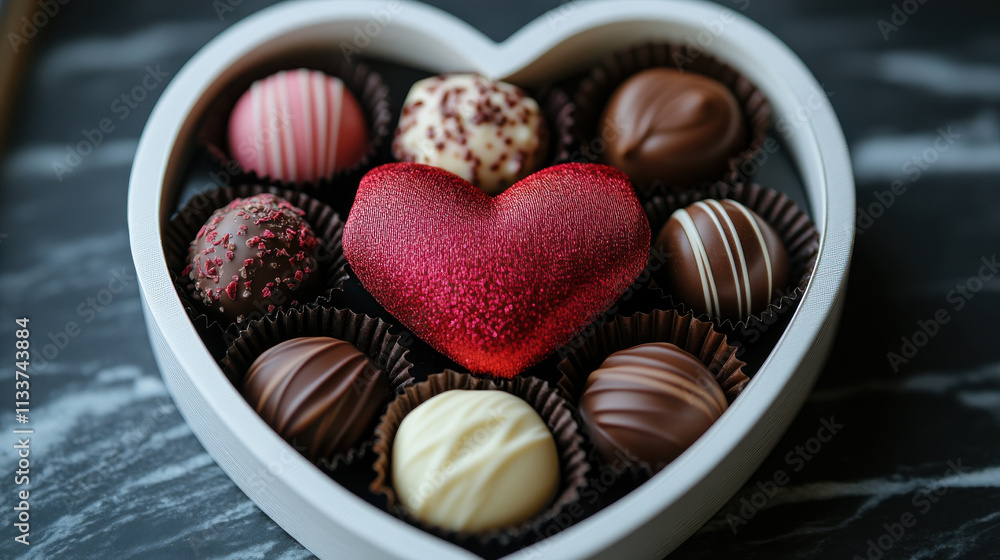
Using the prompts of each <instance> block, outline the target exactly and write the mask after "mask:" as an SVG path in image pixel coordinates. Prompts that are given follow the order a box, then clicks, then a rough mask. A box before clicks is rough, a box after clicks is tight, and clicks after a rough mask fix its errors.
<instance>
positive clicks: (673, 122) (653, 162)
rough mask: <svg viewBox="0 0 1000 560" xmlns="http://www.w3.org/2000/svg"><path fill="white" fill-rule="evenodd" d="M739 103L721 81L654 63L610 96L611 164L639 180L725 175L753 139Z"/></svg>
mask: <svg viewBox="0 0 1000 560" xmlns="http://www.w3.org/2000/svg"><path fill="white" fill-rule="evenodd" d="M745 120H746V119H745V118H744V116H743V113H742V111H741V109H740V105H739V102H738V101H737V100H736V97H735V96H734V95H733V94H732V92H730V91H729V89H728V88H727V87H726V86H725V85H723V84H722V83H720V82H718V81H716V80H713V79H711V78H708V77H705V76H702V75H700V74H695V73H692V72H680V71H678V70H673V69H670V68H650V69H648V70H644V71H642V72H639V73H638V74H635V75H634V76H632V77H631V78H629V79H628V80H626V81H625V82H624V83H623V84H622V85H620V86H618V89H616V90H615V91H614V93H613V94H612V95H611V99H610V100H609V101H608V104H607V105H606V106H605V108H604V113H603V115H602V117H601V123H602V126H603V127H604V128H606V129H609V130H615V131H617V132H618V134H615V135H611V136H610V137H609V138H605V141H606V142H607V151H606V152H605V154H604V160H605V162H606V163H608V164H610V165H613V166H615V167H617V168H619V169H621V170H622V171H624V172H625V173H627V174H628V176H629V177H630V178H631V179H632V180H633V181H635V182H637V183H643V184H648V183H652V182H657V181H659V182H663V183H664V184H667V185H671V186H679V187H690V186H696V185H698V184H701V183H704V182H707V181H714V180H717V179H721V178H722V177H723V175H724V174H725V171H726V169H727V167H728V165H729V159H730V158H731V157H733V156H736V155H738V154H739V153H740V152H741V151H742V150H743V149H745V148H746V147H747V145H748V143H749V135H748V132H747V124H746V122H745Z"/></svg>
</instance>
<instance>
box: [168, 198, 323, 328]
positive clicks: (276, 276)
mask: <svg viewBox="0 0 1000 560" xmlns="http://www.w3.org/2000/svg"><path fill="white" fill-rule="evenodd" d="M304 214H305V212H303V211H302V210H300V209H299V208H296V207H295V206H293V205H292V204H291V203H289V202H288V201H286V200H285V199H283V198H281V197H278V196H275V195H273V194H268V193H265V194H259V195H256V196H252V197H249V198H243V199H240V198H237V199H236V200H233V201H232V202H230V203H229V205H228V206H226V207H225V208H220V209H218V210H216V211H215V213H213V214H212V216H211V217H210V218H209V219H208V221H207V222H205V225H204V226H202V228H201V229H200V230H199V231H198V235H197V236H196V237H195V239H194V241H192V242H191V246H190V248H189V249H188V265H187V267H186V268H185V269H184V272H183V273H182V274H184V275H186V276H188V278H190V279H191V281H192V282H193V283H194V288H195V296H196V298H197V299H199V300H200V301H201V302H202V303H203V304H204V305H205V307H207V308H208V309H210V310H211V312H212V313H217V314H219V315H221V316H222V317H225V318H226V319H228V320H230V321H236V322H237V323H242V322H245V321H247V320H249V319H251V318H252V317H254V316H261V315H264V314H267V313H271V312H273V311H274V310H275V309H277V308H278V307H281V306H283V305H288V306H290V307H295V306H297V305H299V303H300V302H302V303H305V302H309V301H312V300H313V299H314V298H315V297H316V296H318V295H319V294H318V292H319V288H320V286H321V282H320V273H319V270H318V265H317V261H316V258H315V256H314V251H315V250H316V245H317V239H316V236H315V235H314V234H313V232H312V229H311V228H310V227H309V224H308V223H306V221H305V219H303V217H302V216H303V215H304Z"/></svg>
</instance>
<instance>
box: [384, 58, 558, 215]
mask: <svg viewBox="0 0 1000 560" xmlns="http://www.w3.org/2000/svg"><path fill="white" fill-rule="evenodd" d="M548 138H549V135H548V129H547V128H546V125H545V119H544V118H543V116H542V113H541V111H540V110H539V108H538V103H537V102H536V101H535V100H534V99H532V98H530V97H528V96H527V95H526V94H525V93H524V91H522V90H521V88H519V87H517V86H515V85H512V84H508V83H505V82H491V81H489V80H487V79H486V78H483V77H482V76H478V75H475V74H450V75H444V76H434V77H431V78H426V79H424V80H420V81H419V82H417V83H415V84H413V87H412V88H410V92H409V94H407V96H406V101H405V103H404V104H403V111H402V115H401V117H400V119H399V126H398V128H397V129H396V137H395V139H394V140H393V144H392V153H393V156H394V157H395V158H396V159H398V160H399V161H409V162H416V163H424V164H427V165H433V166H435V167H440V168H442V169H445V170H448V171H451V172H452V173H454V174H456V175H458V176H460V177H462V178H463V179H465V180H467V181H469V182H471V183H472V184H474V185H476V186H478V187H479V188H481V189H482V190H483V191H485V192H486V193H487V194H490V195H497V194H500V193H501V192H503V190H504V189H506V188H507V187H509V186H511V185H513V184H514V183H516V182H517V181H518V180H520V179H523V178H524V177H526V176H528V175H530V174H531V173H533V172H535V171H536V170H537V169H538V168H539V167H541V165H542V162H543V160H544V158H545V152H546V150H547V147H548Z"/></svg>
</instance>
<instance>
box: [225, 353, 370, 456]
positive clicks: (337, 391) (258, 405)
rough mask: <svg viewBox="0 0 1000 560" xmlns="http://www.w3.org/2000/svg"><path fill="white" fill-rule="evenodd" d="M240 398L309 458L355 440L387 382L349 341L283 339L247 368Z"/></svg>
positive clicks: (341, 449) (336, 450)
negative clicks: (242, 397) (243, 398)
mask: <svg viewBox="0 0 1000 560" xmlns="http://www.w3.org/2000/svg"><path fill="white" fill-rule="evenodd" d="M243 396H244V397H245V398H246V400H247V402H248V403H250V406H252V407H253V408H254V410H256V411H257V413H258V414H260V417H261V418H263V419H264V421H265V422H267V424H268V425H269V426H271V428H273V429H274V431H276V432H278V434H279V435H280V436H281V437H283V438H285V440H287V441H289V442H290V443H292V444H293V445H295V446H296V447H298V448H300V449H301V450H302V451H303V454H304V455H305V456H306V457H308V458H310V459H312V460H317V459H321V458H327V459H329V458H331V457H332V456H334V455H336V454H338V453H342V452H344V451H347V450H348V449H350V448H351V447H353V446H354V445H355V444H357V443H358V442H360V441H361V440H362V438H363V437H364V434H365V433H366V432H367V429H368V428H369V427H371V424H372V422H373V421H374V420H375V418H376V416H377V415H378V413H379V412H380V411H381V410H382V405H383V403H385V401H386V400H387V399H388V396H389V382H388V380H387V379H386V376H385V375H384V374H383V373H382V372H381V371H379V369H378V368H377V367H376V366H375V364H374V363H373V362H372V361H371V360H369V359H368V357H367V356H366V355H365V354H363V353H362V352H361V351H360V350H358V349H357V348H355V347H354V345H352V344H350V343H349V342H344V341H343V340H337V339H335V338H330V337H302V338H293V339H291V340H286V341H284V342H282V343H281V344H278V345H277V346H274V347H273V348H270V349H269V350H267V351H266V352H264V353H263V354H261V355H260V357H258V358H257V359H256V360H254V362H253V364H251V366H250V369H249V370H248V371H247V374H246V377H245V379H244V383H243Z"/></svg>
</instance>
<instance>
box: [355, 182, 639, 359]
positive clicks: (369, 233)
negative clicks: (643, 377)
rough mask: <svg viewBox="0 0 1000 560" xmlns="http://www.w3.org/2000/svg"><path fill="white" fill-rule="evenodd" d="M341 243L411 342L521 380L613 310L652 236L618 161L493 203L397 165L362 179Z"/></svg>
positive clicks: (528, 185)
mask: <svg viewBox="0 0 1000 560" xmlns="http://www.w3.org/2000/svg"><path fill="white" fill-rule="evenodd" d="M343 239H344V241H343V243H344V255H345V256H346V257H347V261H348V262H349V263H350V264H351V267H352V268H353V269H354V272H355V274H356V275H357V277H358V279H359V280H360V281H361V284H362V285H364V287H365V288H366V289H367V290H368V291H369V292H371V294H372V295H373V296H374V297H375V299H376V300H378V302H379V303H381V304H382V306H383V307H385V309H386V310H387V311H389V313H392V314H393V315H394V316H395V317H396V319H398V320H399V321H400V322H401V323H402V324H403V325H405V326H406V327H407V328H409V329H410V330H411V331H413V333H414V334H416V335H417V336H419V337H420V338H422V339H423V340H424V341H426V342H427V343H428V344H430V345H431V346H433V347H434V348H435V349H437V350H438V351H440V352H441V353H443V354H445V355H446V356H448V357H449V358H451V359H452V360H454V361H455V362H457V363H459V364H461V365H463V366H465V367H467V368H468V369H469V370H470V371H471V372H473V373H481V374H491V375H495V376H500V377H513V376H515V375H517V374H518V373H520V372H521V371H524V370H525V369H526V368H528V367H530V366H532V365H534V364H536V363H538V362H539V361H540V360H542V359H543V358H545V357H546V356H547V355H549V354H551V353H552V352H553V351H554V350H555V349H556V348H558V347H559V346H560V345H562V344H564V343H566V342H568V341H569V340H570V339H571V338H572V336H573V335H574V334H575V333H576V332H577V331H578V330H580V329H581V328H582V327H584V326H586V325H587V324H588V323H589V322H590V321H592V320H593V319H595V318H596V316H597V315H598V314H599V313H602V312H603V311H604V310H606V309H607V308H608V307H610V306H611V304H612V303H614V301H615V300H616V299H617V298H618V296H620V295H621V294H622V293H623V292H624V291H625V290H626V289H627V288H628V286H629V285H630V284H631V283H632V281H633V280H635V278H636V277H637V276H638V275H639V274H640V273H641V272H642V270H643V268H644V267H645V265H646V259H647V256H648V253H649V239H650V232H649V222H648V221H647V220H646V214H645V212H643V209H642V205H640V204H639V200H638V198H636V195H635V191H634V190H633V188H632V185H631V183H630V182H629V180H628V177H627V176H626V175H625V174H624V173H622V172H621V171H619V170H617V169H615V168H613V167H608V166H605V165H596V164H579V163H568V164H564V165H558V166H555V167H550V168H547V169H544V170H542V171H539V172H538V173H535V174H534V175H531V176H529V177H527V178H525V179H523V180H521V181H519V182H518V183H517V184H515V185H514V186H512V187H510V188H509V189H507V190H506V191H505V192H503V193H502V194H500V195H499V196H497V197H495V198H493V197H490V196H489V195H487V194H485V193H483V191H481V190H479V189H478V188H477V187H475V186H474V185H472V184H471V183H469V182H467V181H465V180H464V179H462V178H461V177H458V176H457V175H453V174H452V173H449V172H447V171H444V170H441V169H438V168H435V167H430V166H427V165H421V164H413V163H391V164H387V165H382V166H380V167H377V168H375V169H373V170H372V171H371V172H369V173H368V174H367V175H365V177H364V178H363V179H362V180H361V185H360V187H359V188H358V194H357V198H356V199H355V201H354V207H353V208H352V209H351V213H350V216H349V217H348V219H347V224H346V226H345V228H344V238H343Z"/></svg>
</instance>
